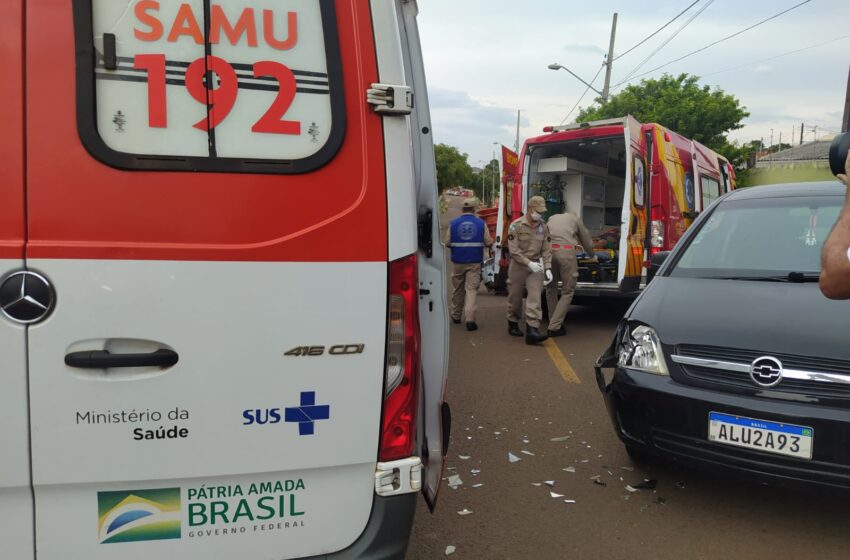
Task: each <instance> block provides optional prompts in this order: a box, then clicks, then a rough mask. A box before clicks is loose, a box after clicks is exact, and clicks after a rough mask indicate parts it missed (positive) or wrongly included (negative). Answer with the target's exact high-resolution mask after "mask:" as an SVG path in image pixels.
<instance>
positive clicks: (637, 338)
mask: <svg viewBox="0 0 850 560" xmlns="http://www.w3.org/2000/svg"><path fill="white" fill-rule="evenodd" d="M617 365H618V366H620V367H624V368H630V369H637V370H640V371H645V372H647V373H654V374H656V375H670V373H669V372H668V370H667V364H666V363H665V362H664V353H663V352H662V351H661V341H660V340H659V339H658V335H657V334H656V332H655V329H653V328H652V327H648V326H646V325H637V326H631V325H628V326H626V328H625V330H624V333H623V339H622V340H621V342H620V350H619V353H618V357H617Z"/></svg>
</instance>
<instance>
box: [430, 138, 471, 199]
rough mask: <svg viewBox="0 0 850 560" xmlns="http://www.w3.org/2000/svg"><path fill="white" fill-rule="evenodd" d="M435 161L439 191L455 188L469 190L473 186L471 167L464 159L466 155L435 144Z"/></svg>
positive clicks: (452, 147) (444, 145)
mask: <svg viewBox="0 0 850 560" xmlns="http://www.w3.org/2000/svg"><path fill="white" fill-rule="evenodd" d="M434 155H435V157H436V161H437V184H438V185H439V187H440V190H441V191H443V190H446V189H453V188H455V187H466V188H471V187H472V185H473V173H472V167H470V166H469V163H468V162H467V161H466V159H467V158H468V157H469V156H468V155H467V154H463V153H461V152H460V151H459V150H458V149H457V148H455V147H454V146H447V145H446V144H437V145H436V146H434Z"/></svg>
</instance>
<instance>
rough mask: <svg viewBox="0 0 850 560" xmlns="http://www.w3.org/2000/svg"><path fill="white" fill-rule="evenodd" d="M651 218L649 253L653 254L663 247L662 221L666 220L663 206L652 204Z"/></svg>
mask: <svg viewBox="0 0 850 560" xmlns="http://www.w3.org/2000/svg"><path fill="white" fill-rule="evenodd" d="M651 218H652V221H651V222H650V240H649V241H650V245H649V254H650V255H654V254H656V253H660V252H661V251H662V250H663V248H664V222H665V221H666V216H665V213H664V208H662V207H661V206H653V207H652V215H651Z"/></svg>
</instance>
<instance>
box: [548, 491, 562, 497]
mask: <svg viewBox="0 0 850 560" xmlns="http://www.w3.org/2000/svg"><path fill="white" fill-rule="evenodd" d="M549 495H550V496H552V497H553V498H563V497H564V495H563V494H556V493H554V492H549Z"/></svg>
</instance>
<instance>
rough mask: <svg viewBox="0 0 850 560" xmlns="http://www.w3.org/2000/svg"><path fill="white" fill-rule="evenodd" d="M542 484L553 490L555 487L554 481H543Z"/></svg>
mask: <svg viewBox="0 0 850 560" xmlns="http://www.w3.org/2000/svg"><path fill="white" fill-rule="evenodd" d="M543 484H545V485H546V486H548V487H549V488H554V487H555V481H554V480H544V481H543Z"/></svg>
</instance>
